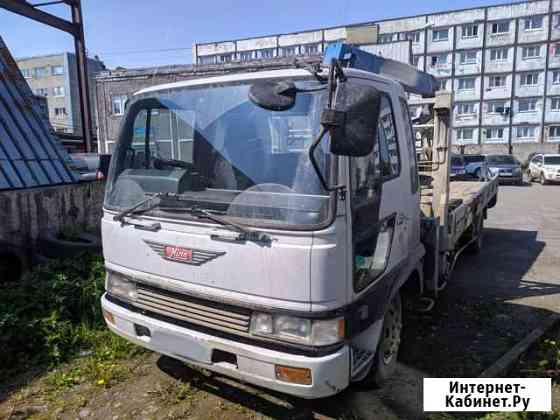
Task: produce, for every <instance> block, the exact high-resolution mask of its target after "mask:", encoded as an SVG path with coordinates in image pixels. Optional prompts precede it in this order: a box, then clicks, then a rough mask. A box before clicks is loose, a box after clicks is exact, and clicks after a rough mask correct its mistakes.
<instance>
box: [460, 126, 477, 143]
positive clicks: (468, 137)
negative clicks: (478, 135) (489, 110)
mask: <svg viewBox="0 0 560 420" xmlns="http://www.w3.org/2000/svg"><path fill="white" fill-rule="evenodd" d="M473 138H474V129H472V128H459V129H457V140H461V141H463V142H466V141H472V140H473Z"/></svg>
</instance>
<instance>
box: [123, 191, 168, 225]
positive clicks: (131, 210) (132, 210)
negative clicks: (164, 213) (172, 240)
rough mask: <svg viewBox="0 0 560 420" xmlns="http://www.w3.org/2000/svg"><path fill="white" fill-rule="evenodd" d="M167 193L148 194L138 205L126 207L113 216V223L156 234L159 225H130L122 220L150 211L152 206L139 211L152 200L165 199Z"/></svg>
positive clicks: (130, 223)
mask: <svg viewBox="0 0 560 420" xmlns="http://www.w3.org/2000/svg"><path fill="white" fill-rule="evenodd" d="M168 195H169V193H156V194H150V195H147V197H146V198H144V199H143V200H140V201H139V202H138V203H136V204H134V205H133V206H131V207H128V208H126V209H124V210H122V211H121V212H119V213H118V214H116V215H115V216H113V220H114V221H115V222H121V224H122V225H124V224H125V223H126V224H128V225H133V226H134V227H135V228H136V229H141V230H148V231H150V232H157V231H158V230H160V229H161V224H159V223H152V224H151V225H144V224H140V223H132V222H130V221H125V220H124V218H125V217H126V216H130V215H133V214H138V213H141V212H144V211H148V210H150V209H152V208H153V206H148V207H147V208H145V209H143V210H139V208H140V207H142V206H143V205H145V204H147V203H150V202H152V201H153V200H155V199H156V198H161V197H165V196H168Z"/></svg>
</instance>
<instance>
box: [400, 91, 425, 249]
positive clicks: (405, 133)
mask: <svg viewBox="0 0 560 420" xmlns="http://www.w3.org/2000/svg"><path fill="white" fill-rule="evenodd" d="M399 107H400V112H401V115H402V130H401V131H400V132H401V133H402V137H401V141H400V145H401V149H402V153H401V157H402V165H403V168H402V170H403V172H404V173H405V174H404V175H405V176H404V178H403V183H407V182H408V183H409V188H406V187H403V194H404V202H405V207H404V208H403V209H402V213H403V218H404V220H403V223H404V224H405V226H403V228H404V229H403V230H404V234H405V235H406V241H407V243H408V247H407V248H408V253H409V254H410V255H414V253H415V252H416V249H417V247H418V245H419V244H420V183H419V180H418V166H417V162H416V145H415V141H414V133H413V131H412V123H411V121H410V113H409V110H408V104H407V102H406V99H404V98H402V97H401V98H399ZM406 174H408V179H406V178H407V177H406Z"/></svg>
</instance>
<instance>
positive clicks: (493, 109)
mask: <svg viewBox="0 0 560 420" xmlns="http://www.w3.org/2000/svg"><path fill="white" fill-rule="evenodd" d="M488 113H489V114H508V113H509V107H506V102H504V101H494V102H489V103H488Z"/></svg>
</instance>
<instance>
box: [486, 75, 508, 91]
mask: <svg viewBox="0 0 560 420" xmlns="http://www.w3.org/2000/svg"><path fill="white" fill-rule="evenodd" d="M489 81H490V87H491V88H499V87H504V86H505V85H506V76H502V75H500V76H490V80H489Z"/></svg>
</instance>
